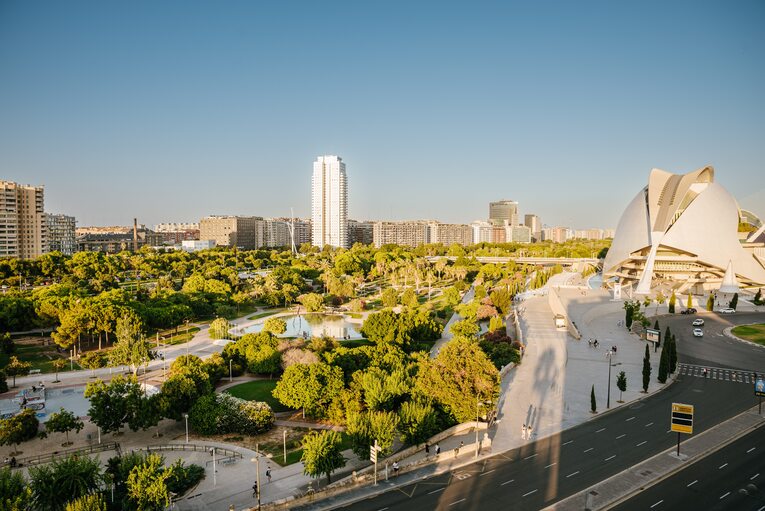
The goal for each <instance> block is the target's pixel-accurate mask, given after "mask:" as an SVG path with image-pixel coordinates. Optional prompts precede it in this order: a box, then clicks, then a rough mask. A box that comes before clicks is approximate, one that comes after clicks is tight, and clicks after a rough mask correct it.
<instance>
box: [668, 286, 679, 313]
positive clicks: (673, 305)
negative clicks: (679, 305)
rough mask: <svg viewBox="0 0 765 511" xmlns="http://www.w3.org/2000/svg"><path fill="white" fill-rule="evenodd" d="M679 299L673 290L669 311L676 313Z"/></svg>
mask: <svg viewBox="0 0 765 511" xmlns="http://www.w3.org/2000/svg"><path fill="white" fill-rule="evenodd" d="M676 301H677V297H676V296H675V292H674V291H672V296H670V297H669V313H670V314H674V313H675V302H676Z"/></svg>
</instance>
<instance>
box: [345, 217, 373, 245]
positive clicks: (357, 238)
mask: <svg viewBox="0 0 765 511" xmlns="http://www.w3.org/2000/svg"><path fill="white" fill-rule="evenodd" d="M348 236H350V245H351V246H353V245H355V244H356V243H361V244H362V245H371V244H372V243H374V222H369V221H365V222H359V221H357V220H348Z"/></svg>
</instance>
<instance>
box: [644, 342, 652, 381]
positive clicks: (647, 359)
mask: <svg viewBox="0 0 765 511" xmlns="http://www.w3.org/2000/svg"><path fill="white" fill-rule="evenodd" d="M650 382H651V353H650V351H648V344H646V345H645V355H644V356H643V392H648V384H649V383H650Z"/></svg>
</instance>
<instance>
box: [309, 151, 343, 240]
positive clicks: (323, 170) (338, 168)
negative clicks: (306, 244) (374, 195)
mask: <svg viewBox="0 0 765 511" xmlns="http://www.w3.org/2000/svg"><path fill="white" fill-rule="evenodd" d="M311 203H312V204H311V221H312V222H313V240H312V243H313V244H314V245H315V246H317V247H319V248H323V247H324V246H325V245H330V246H332V247H347V246H348V245H349V237H348V182H347V178H346V175H345V163H343V160H342V159H341V158H339V157H337V156H332V155H327V156H319V157H318V158H316V161H315V162H313V186H312V201H311Z"/></svg>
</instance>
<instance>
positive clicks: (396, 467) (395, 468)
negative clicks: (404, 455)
mask: <svg viewBox="0 0 765 511" xmlns="http://www.w3.org/2000/svg"><path fill="white" fill-rule="evenodd" d="M398 469H399V466H398V461H394V462H393V477H398Z"/></svg>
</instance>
